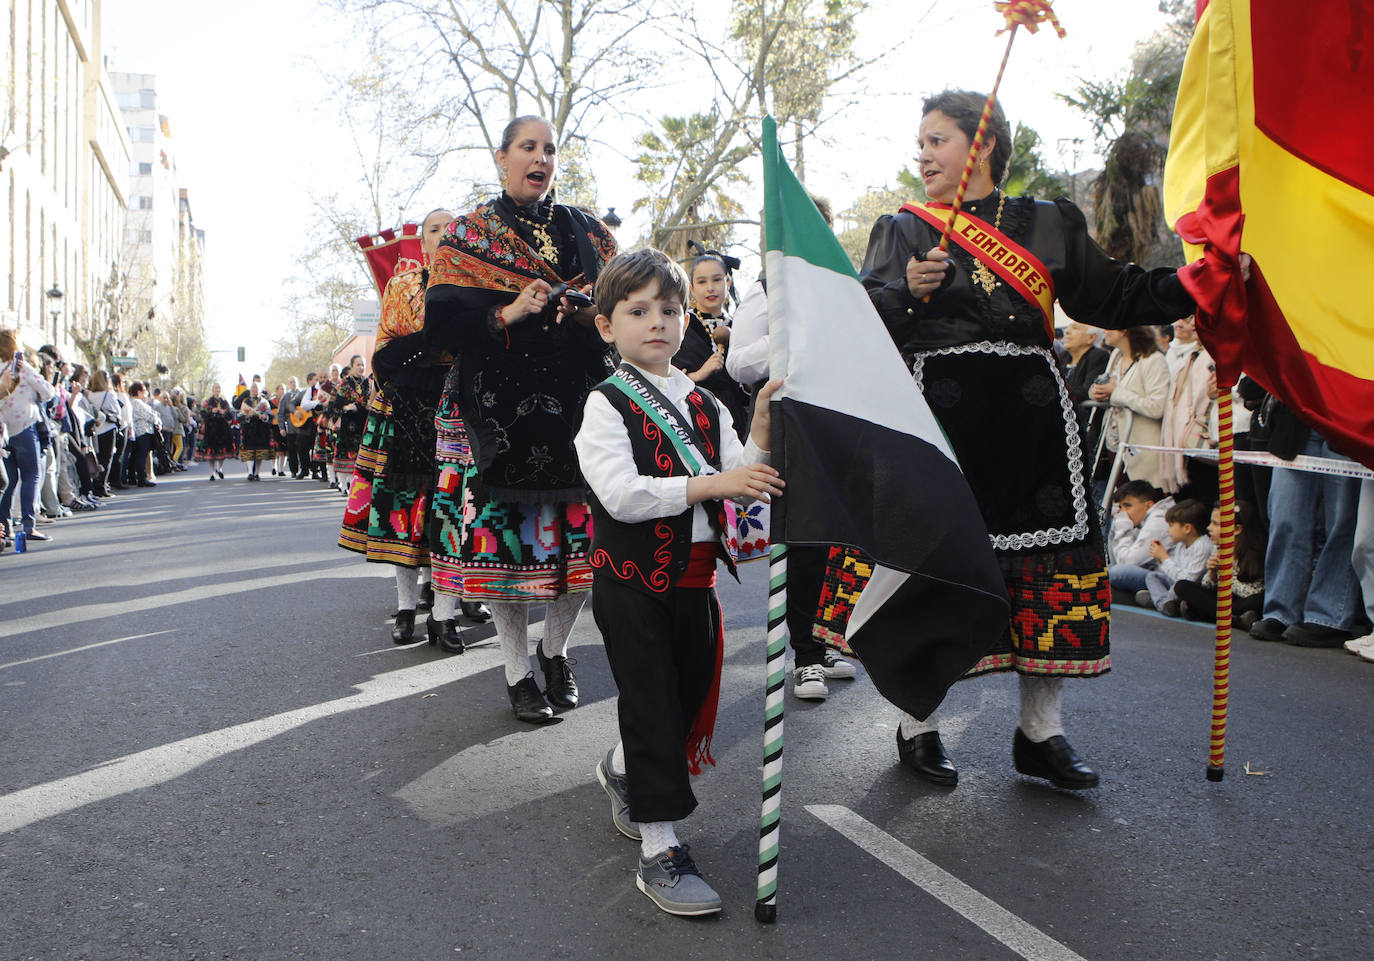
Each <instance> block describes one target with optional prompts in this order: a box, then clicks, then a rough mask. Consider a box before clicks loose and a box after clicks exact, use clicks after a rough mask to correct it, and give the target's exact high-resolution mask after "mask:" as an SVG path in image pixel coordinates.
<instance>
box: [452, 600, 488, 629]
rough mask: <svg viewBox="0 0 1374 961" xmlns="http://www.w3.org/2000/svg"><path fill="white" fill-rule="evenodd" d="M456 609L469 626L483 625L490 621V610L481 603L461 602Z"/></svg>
mask: <svg viewBox="0 0 1374 961" xmlns="http://www.w3.org/2000/svg"><path fill="white" fill-rule="evenodd" d="M458 608H459V610H460V611H462V614H463V620H465V621H467V622H468V623H469V624H485V623H487V621H489V620H491V610H490V609H488V607H487V605H485V604H483V603H482V602H481V601H463V602H461V603H460V604H459V605H458Z"/></svg>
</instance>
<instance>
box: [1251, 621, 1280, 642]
mask: <svg viewBox="0 0 1374 961" xmlns="http://www.w3.org/2000/svg"><path fill="white" fill-rule="evenodd" d="M1286 630H1288V625H1287V624H1285V623H1283V621H1281V620H1279V619H1278V618H1277V617H1266V618H1263V619H1262V620H1259V621H1256V622H1255V625H1254V626H1253V627H1251V628H1250V636H1251V637H1253V638H1254V639H1255V640H1257V641H1281V640H1283V632H1284V631H1286Z"/></svg>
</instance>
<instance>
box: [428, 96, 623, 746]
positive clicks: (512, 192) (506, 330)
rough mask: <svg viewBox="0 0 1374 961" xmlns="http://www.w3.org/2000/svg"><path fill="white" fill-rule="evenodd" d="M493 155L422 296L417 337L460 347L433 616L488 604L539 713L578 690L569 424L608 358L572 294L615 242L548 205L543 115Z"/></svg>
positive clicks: (446, 431) (530, 718)
mask: <svg viewBox="0 0 1374 961" xmlns="http://www.w3.org/2000/svg"><path fill="white" fill-rule="evenodd" d="M495 160H496V163H497V164H498V166H499V167H500V168H501V171H502V179H503V181H504V185H505V189H504V190H503V191H502V193H501V194H500V196H498V197H494V198H493V199H491V200H489V201H487V202H486V203H483V204H479V205H478V207H477V208H476V209H475V210H473V211H472V212H471V213H468V214H464V215H463V216H461V217H458V218H457V219H456V220H455V221H454V222H453V223H451V224H450V225H449V227H448V229H447V230H446V231H445V233H444V237H443V240H441V241H440V243H439V250H438V252H437V253H436V254H435V257H434V264H433V266H432V268H431V270H430V274H429V286H428V291H427V293H426V295H425V324H424V344H425V345H426V347H427V348H428V349H429V350H430V351H431V352H433V351H436V350H437V351H444V352H446V353H448V354H450V355H452V356H454V357H456V358H457V361H456V362H455V363H454V366H453V372H452V373H451V374H450V376H449V378H448V382H447V383H446V384H445V386H444V394H443V399H442V400H441V402H440V405H439V412H438V415H437V416H438V418H439V419H440V420H441V422H443V423H444V425H445V426H444V428H443V432H442V436H441V437H440V440H439V459H440V472H439V482H438V485H437V488H436V493H435V499H434V505H433V515H432V520H431V527H430V531H431V545H430V557H431V560H432V562H433V568H434V591H435V605H434V613H433V616H434V618H435V619H436V620H441V621H442V620H444V619H445V618H446V617H450V616H451V615H452V612H453V611H454V610H455V607H454V605H455V603H456V602H457V600H458V599H461V600H463V601H468V602H472V601H486V602H488V603H489V604H490V607H491V610H492V614H493V615H494V617H495V620H496V626H497V632H498V634H499V636H500V638H501V644H502V647H503V649H504V651H505V656H506V687H507V693H508V695H509V696H510V701H511V707H512V710H513V711H514V713H515V716H516V718H518V719H519V720H521V721H524V722H526V723H531V724H542V723H545V722H547V721H549V720H552V718H553V709H552V708H551V707H550V702H551V703H552V705H553V707H557V708H562V709H569V708H573V707H575V706H576V705H577V701H578V688H577V683H576V680H575V679H574V677H573V673H572V668H571V666H570V664H569V662H568V658H567V647H568V635H569V633H570V632H571V631H572V627H573V623H574V622H575V621H576V620H577V615H578V612H579V611H580V610H581V609H582V605H583V603H584V601H585V600H586V598H587V592H588V591H590V590H591V586H592V569H591V566H590V564H589V563H588V556H587V555H588V551H589V550H590V547H591V513H590V511H589V509H588V507H587V493H586V484H585V481H584V480H583V478H582V472H581V470H580V468H579V466H578V459H577V453H576V451H575V450H574V449H573V434H574V430H573V428H574V424H575V422H576V420H577V418H578V416H579V412H580V411H581V409H582V405H583V403H584V402H585V401H586V399H587V394H588V393H589V392H590V391H591V389H592V388H593V387H594V386H596V384H598V383H599V382H600V381H602V380H603V379H605V377H606V376H607V375H608V374H610V372H611V369H612V368H611V363H610V346H609V345H608V344H606V343H604V342H603V341H602V340H601V337H600V335H599V334H597V332H596V331H595V329H594V328H593V322H594V321H595V319H596V309H595V308H594V307H591V306H585V305H583V304H584V302H581V301H579V302H577V303H574V302H573V300H572V299H571V298H570V297H569V296H568V294H569V293H570V292H572V291H576V292H579V293H582V294H590V293H591V285H592V283H593V282H594V281H595V280H596V278H597V275H598V274H599V273H600V271H601V267H602V265H603V264H604V263H605V262H606V261H607V260H609V259H610V258H611V257H612V256H614V255H615V253H616V243H615V239H614V238H613V237H612V236H611V233H610V231H609V230H607V229H606V226H605V225H604V224H602V223H601V222H600V221H599V220H597V219H596V218H594V217H591V216H589V215H587V214H584V213H582V211H580V210H578V209H577V208H575V207H566V206H563V205H561V204H557V203H555V202H554V198H553V194H552V193H551V191H552V189H553V186H554V179H555V177H556V176H557V173H558V143H557V138H556V137H555V135H554V131H553V127H552V126H550V124H549V123H548V121H546V120H544V119H543V118H541V117H517V118H516V119H515V120H513V121H511V123H510V124H509V125H508V126H507V127H506V129H505V130H504V131H503V133H502V137H501V145H500V149H498V150H497V151H496V156H495ZM454 545H456V547H455V546H454ZM436 547H437V548H439V550H436V549H435V548H436ZM532 603H538V604H545V605H547V612H546V614H545V617H544V625H545V631H544V638H543V641H542V643H541V645H540V651H539V663H540V666H541V667H542V668H543V673H544V679H545V690H544V693H542V694H541V693H540V690H539V686H538V684H537V683H536V682H535V680H534V674H533V671H532V670H531V666H530V656H529V642H528V634H529V627H528V625H529V609H530V605H531V604H532ZM546 695H547V698H548V700H545V696H546Z"/></svg>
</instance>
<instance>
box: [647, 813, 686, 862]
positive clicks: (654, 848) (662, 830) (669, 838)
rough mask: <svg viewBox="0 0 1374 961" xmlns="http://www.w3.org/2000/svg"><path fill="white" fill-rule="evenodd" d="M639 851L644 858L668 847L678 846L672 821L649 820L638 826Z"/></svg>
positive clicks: (653, 855)
mask: <svg viewBox="0 0 1374 961" xmlns="http://www.w3.org/2000/svg"><path fill="white" fill-rule="evenodd" d="M639 838H640V841H639V853H640V854H641V855H642V856H643V857H645V858H652V857H657V856H658V855H660V854H662V853H663V852H664V851H666V850H668V849H669V848H675V847H677V846H678V841H677V832H676V831H674V830H673V822H672V821H650V822H649V823H647V824H641V825H640V826H639Z"/></svg>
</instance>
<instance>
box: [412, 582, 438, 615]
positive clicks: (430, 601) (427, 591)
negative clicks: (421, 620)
mask: <svg viewBox="0 0 1374 961" xmlns="http://www.w3.org/2000/svg"><path fill="white" fill-rule="evenodd" d="M433 607H434V586H433V585H432V584H426V585H425V586H424V587H422V588H420V600H419V601H418V602H417V603H416V605H415V609H416V610H417V611H428V610H431V609H433Z"/></svg>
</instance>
